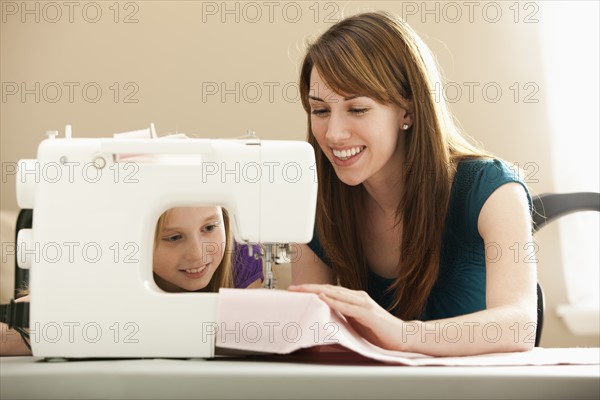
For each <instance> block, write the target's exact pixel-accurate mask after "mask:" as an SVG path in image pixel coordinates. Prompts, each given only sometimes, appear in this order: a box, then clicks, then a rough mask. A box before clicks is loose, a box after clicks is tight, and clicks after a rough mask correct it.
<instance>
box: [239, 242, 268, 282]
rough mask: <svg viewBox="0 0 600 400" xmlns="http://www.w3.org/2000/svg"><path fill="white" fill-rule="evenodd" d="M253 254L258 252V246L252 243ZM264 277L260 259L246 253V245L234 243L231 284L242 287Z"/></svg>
mask: <svg viewBox="0 0 600 400" xmlns="http://www.w3.org/2000/svg"><path fill="white" fill-rule="evenodd" d="M252 249H253V250H254V252H253V253H254V254H260V246H258V245H253V246H252ZM257 279H260V280H261V281H262V280H263V279H264V276H263V266H262V259H260V258H259V259H255V258H254V256H253V257H250V256H249V255H248V245H246V244H239V243H236V244H235V258H234V260H233V284H234V287H235V288H238V289H244V288H246V287H248V285H250V284H251V283H252V282H254V281H256V280H257Z"/></svg>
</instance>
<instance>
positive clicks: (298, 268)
mask: <svg viewBox="0 0 600 400" xmlns="http://www.w3.org/2000/svg"><path fill="white" fill-rule="evenodd" d="M303 283H331V284H333V283H335V276H334V274H333V271H332V270H331V268H330V267H328V266H327V265H326V264H325V263H324V262H323V261H321V259H320V258H319V257H317V256H316V254H315V253H314V252H313V251H312V250H311V249H310V247H308V246H307V245H305V244H300V245H298V253H297V254H295V255H294V256H293V257H292V285H300V284H303Z"/></svg>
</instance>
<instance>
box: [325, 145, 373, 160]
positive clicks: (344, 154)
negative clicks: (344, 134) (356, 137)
mask: <svg viewBox="0 0 600 400" xmlns="http://www.w3.org/2000/svg"><path fill="white" fill-rule="evenodd" d="M364 149H365V147H364V146H357V147H352V148H350V149H346V150H336V149H332V150H333V155H334V156H336V157H337V158H341V159H347V158H349V157H353V156H355V155H357V154H358V153H360V152H361V151H363V150H364Z"/></svg>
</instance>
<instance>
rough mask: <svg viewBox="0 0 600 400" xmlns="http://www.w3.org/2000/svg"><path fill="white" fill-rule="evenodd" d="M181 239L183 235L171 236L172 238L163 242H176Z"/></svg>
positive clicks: (165, 238)
mask: <svg viewBox="0 0 600 400" xmlns="http://www.w3.org/2000/svg"><path fill="white" fill-rule="evenodd" d="M181 238H182V236H181V235H171V236H167V237H164V238H163V240H164V241H165V242H176V241H178V240H181Z"/></svg>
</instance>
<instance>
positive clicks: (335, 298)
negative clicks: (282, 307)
mask: <svg viewBox="0 0 600 400" xmlns="http://www.w3.org/2000/svg"><path fill="white" fill-rule="evenodd" d="M288 290H290V291H292V292H307V293H315V294H317V295H318V296H319V298H321V299H322V300H323V301H324V302H325V303H327V304H328V305H329V307H331V308H332V309H333V310H335V311H337V312H339V313H340V314H342V315H343V316H344V317H346V320H348V323H350V325H352V327H353V328H354V329H355V330H356V332H358V334H359V335H361V336H362V337H364V338H365V339H367V340H368V341H369V342H371V343H373V344H374V345H376V346H379V347H382V348H384V349H388V350H403V351H407V349H405V347H406V346H403V343H402V339H401V338H402V334H401V332H402V329H403V324H404V321H402V320H400V319H399V318H396V317H395V316H393V315H392V314H390V313H389V312H387V311H386V310H384V309H383V308H382V307H381V306H380V305H379V304H377V303H376V302H375V300H373V299H372V298H371V297H370V296H369V295H368V294H367V293H366V292H363V291H358V290H351V289H347V288H344V287H341V286H334V285H314V284H304V285H298V286H295V285H292V286H289V287H288Z"/></svg>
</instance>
